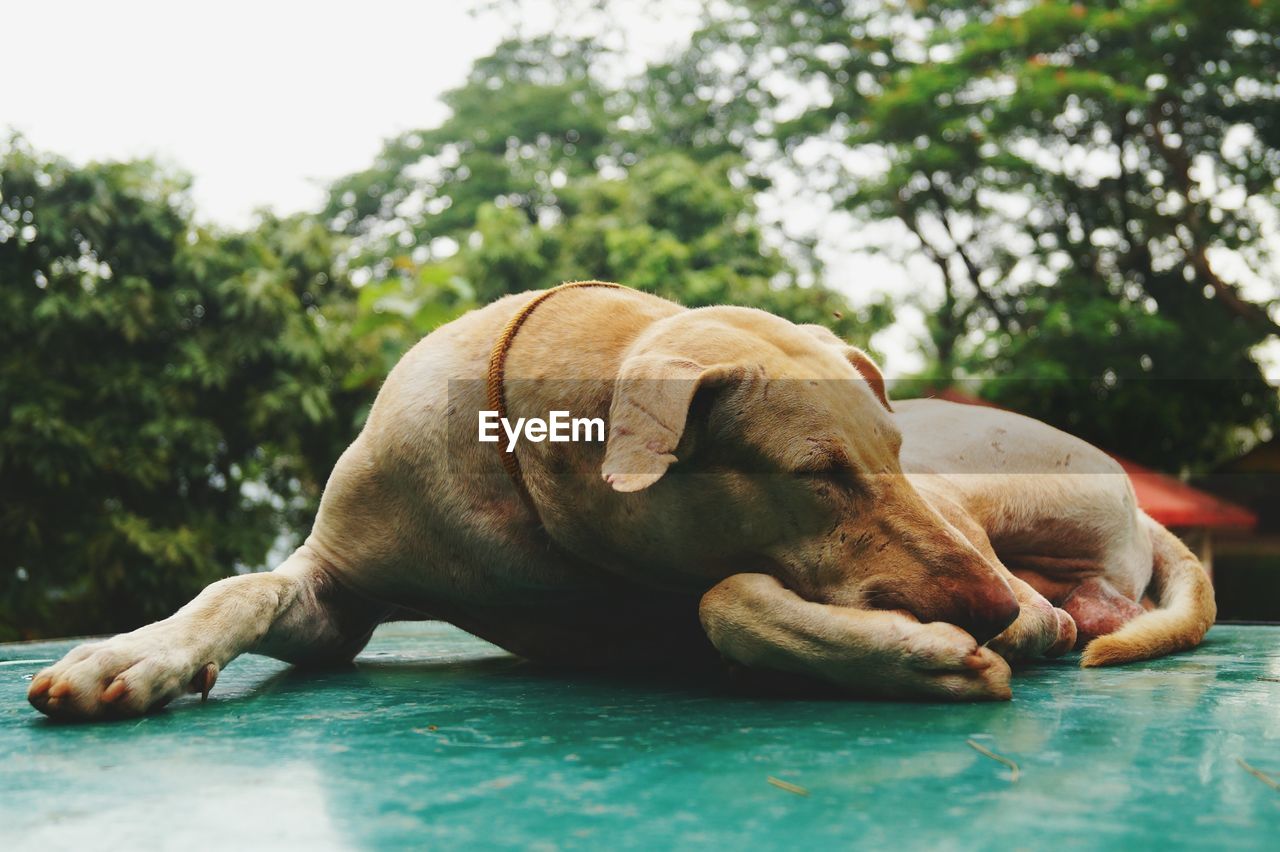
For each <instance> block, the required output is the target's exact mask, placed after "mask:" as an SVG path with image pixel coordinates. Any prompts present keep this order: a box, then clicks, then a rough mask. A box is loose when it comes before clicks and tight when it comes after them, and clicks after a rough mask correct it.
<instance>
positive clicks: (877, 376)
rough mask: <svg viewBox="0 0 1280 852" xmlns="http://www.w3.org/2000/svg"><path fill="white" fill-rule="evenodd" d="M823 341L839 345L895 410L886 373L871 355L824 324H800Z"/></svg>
mask: <svg viewBox="0 0 1280 852" xmlns="http://www.w3.org/2000/svg"><path fill="white" fill-rule="evenodd" d="M800 327H801V328H803V329H804V330H805V331H807V332H809V333H810V334H812V335H813V336H814V337H816V338H818V339H819V340H821V341H822V342H823V343H829V344H831V345H832V346H836V347H839V348H840V349H841V350H842V351H843V352H844V357H845V358H846V359H847V360H848V362H849V363H850V364H852V365H853V369H855V370H857V371H858V374H859V375H861V376H862V380H863V381H865V382H866V383H867V387H869V388H870V389H871V392H872V393H873V394H875V397H876V399H878V400H880V404H881V405H883V406H884V407H885V408H886V409H888V410H889V411H893V406H892V405H890V404H889V394H888V392H887V391H886V390H885V385H884V374H883V373H881V372H880V368H879V367H877V366H876V362H875V361H872V360H871V356H870V355H868V354H867V353H865V352H863V351H862V350H861V349H859V348H858V347H856V346H850V345H849V344H848V343H845V342H844V341H843V340H841V339H840V338H839V337H837V336H836V334H835V332H833V331H832V330H831V329H829V328H827V327H826V326H823V325H815V324H807V325H802V326H800Z"/></svg>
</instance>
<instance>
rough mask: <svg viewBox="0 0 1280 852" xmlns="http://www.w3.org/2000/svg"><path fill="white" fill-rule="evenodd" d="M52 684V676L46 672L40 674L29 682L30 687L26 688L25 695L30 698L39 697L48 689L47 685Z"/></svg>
mask: <svg viewBox="0 0 1280 852" xmlns="http://www.w3.org/2000/svg"><path fill="white" fill-rule="evenodd" d="M52 685H53V678H51V677H49V676H48V675H47V674H41V675H38V676H37V677H36V679H35V680H33V681H32V682H31V688H30V689H28V690H27V695H28V696H29V697H31V698H39V697H41V696H42V695H44V694H45V693H46V692H48V691H49V687H50V686H52Z"/></svg>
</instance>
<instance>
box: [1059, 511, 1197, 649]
mask: <svg viewBox="0 0 1280 852" xmlns="http://www.w3.org/2000/svg"><path fill="white" fill-rule="evenodd" d="M1142 525H1143V527H1145V529H1146V531H1147V534H1148V535H1149V536H1150V537H1151V549H1152V556H1153V563H1152V573H1151V587H1150V589H1149V592H1150V594H1151V596H1152V597H1153V598H1155V600H1156V601H1157V603H1158V604H1159V608H1157V609H1153V610H1149V611H1147V612H1144V613H1143V614H1142V615H1139V616H1138V617H1137V618H1135V619H1133V620H1132V621H1130V622H1129V623H1128V624H1126V625H1125V626H1123V627H1121V628H1120V629H1119V630H1117V631H1116V632H1114V633H1108V634H1107V635H1105V636H1099V637H1098V638H1097V639H1094V640H1093V641H1092V642H1090V643H1089V645H1088V647H1086V648H1085V649H1084V654H1083V655H1082V656H1081V658H1080V665H1082V666H1114V665H1117V664H1119V663H1131V662H1134V661H1136V660H1150V659H1152V658H1153V657H1163V656H1164V655H1165V654H1172V653H1174V652H1175V651H1185V650H1186V649H1188V648H1194V647H1195V646H1197V645H1199V644H1200V640H1201V639H1203V638H1204V634H1205V633H1206V632H1208V630H1209V628H1210V627H1212V626H1213V620H1214V618H1216V617H1217V614H1218V607H1217V604H1216V603H1215V602H1214V599H1213V583H1212V582H1211V581H1210V579H1209V575H1208V573H1207V572H1206V571H1205V570H1204V566H1202V565H1201V564H1200V560H1199V559H1196V557H1195V554H1193V553H1192V552H1191V551H1190V550H1188V549H1187V546H1186V545H1185V544H1183V543H1182V542H1181V541H1180V540H1179V539H1178V537H1177V536H1176V535H1174V534H1173V533H1171V532H1169V531H1168V530H1167V529H1165V528H1164V527H1162V526H1161V525H1160V524H1158V523H1156V522H1155V521H1153V520H1152V519H1151V518H1149V517H1148V516H1147V515H1145V514H1143V515H1142Z"/></svg>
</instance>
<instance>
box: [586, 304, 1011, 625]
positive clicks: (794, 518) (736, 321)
mask: <svg viewBox="0 0 1280 852" xmlns="http://www.w3.org/2000/svg"><path fill="white" fill-rule="evenodd" d="M609 423H610V431H609V436H608V443H607V445H606V449H605V458H604V463H603V469H602V473H603V477H604V480H605V482H607V483H608V484H609V485H610V486H611V487H612V488H613V490H615V491H618V492H623V493H625V494H631V495H634V496H632V497H630V498H628V500H629V504H628V506H627V513H628V515H629V516H630V517H631V518H632V519H633V521H635V522H638V523H632V524H628V526H631V527H632V528H640V529H642V530H643V531H642V532H640V533H638V534H639V535H641V536H644V539H643V540H639V539H636V540H630V541H628V542H626V544H625V545H624V546H626V547H627V548H628V549H629V550H630V552H631V553H632V554H633V555H635V556H636V557H639V558H642V559H643V558H653V559H655V561H656V562H660V563H663V564H679V565H681V566H682V573H684V572H687V571H695V572H696V571H704V572H706V573H707V574H708V575H709V579H712V578H716V577H718V576H724V575H727V574H730V573H737V572H741V571H763V572H766V573H771V574H774V575H776V576H778V577H779V578H781V579H783V580H784V582H786V583H788V584H789V585H791V586H792V587H793V588H795V590H796V591H797V592H799V593H800V594H802V595H804V596H806V597H808V598H810V599H812V600H818V601H822V602H826V603H831V604H837V605H843V606H858V607H867V608H880V609H900V610H906V611H909V612H911V613H912V614H913V615H915V616H916V617H917V618H919V619H920V620H921V621H946V622H950V623H953V624H956V625H959V626H960V627H963V628H965V629H966V630H968V631H969V632H971V633H972V634H974V636H975V638H978V640H979V641H985V640H987V639H990V638H991V637H993V636H995V635H997V634H998V633H999V632H1000V631H1001V630H1003V629H1004V627H1006V626H1007V625H1008V624H1009V623H1011V622H1012V621H1013V619H1014V618H1015V617H1016V616H1017V612H1018V607H1017V603H1016V601H1015V600H1014V598H1013V594H1012V592H1011V591H1010V589H1009V586H1008V584H1007V583H1005V581H1004V580H1003V579H1002V578H1001V576H1000V575H999V573H998V572H997V570H996V568H995V566H994V565H993V564H992V563H991V562H990V560H988V559H987V558H986V557H984V556H983V555H982V554H981V553H979V552H978V550H976V549H975V548H974V546H973V544H972V543H970V541H969V540H968V539H967V538H965V537H964V536H963V535H962V534H961V533H960V532H959V531H958V530H957V529H956V528H955V527H954V526H953V525H952V524H950V523H948V522H947V521H946V520H945V519H944V518H943V517H942V516H941V515H940V514H939V513H938V511H937V510H936V509H934V508H933V507H932V506H931V505H930V504H929V503H928V502H927V501H926V500H925V499H924V498H923V497H922V496H921V495H920V494H919V493H918V492H917V491H916V490H915V489H914V488H913V487H912V485H911V484H910V482H909V481H908V480H907V478H906V477H905V476H904V475H903V472H902V468H901V466H900V465H899V461H898V451H899V448H900V446H901V435H900V433H899V431H898V429H897V427H896V426H895V424H894V421H893V416H892V410H891V405H890V402H889V399H888V397H887V395H886V393H885V382H884V378H883V376H882V375H881V374H880V371H879V370H878V369H877V368H876V366H875V364H874V363H873V362H872V360H871V359H870V358H869V357H868V356H867V355H866V354H865V353H864V352H862V351H861V350H859V349H856V348H854V347H852V346H849V345H847V344H846V343H844V342H843V341H841V340H839V339H838V338H837V337H836V336H835V335H833V334H832V333H831V332H830V331H828V330H826V329H824V328H821V327H818V326H797V325H794V324H792V323H789V322H787V321H785V320H782V319H779V318H777V317H774V316H772V315H770V314H766V313H763V312H760V311H753V310H749V309H744V308H704V309H701V310H698V311H689V312H686V313H682V314H679V315H677V316H674V317H671V318H669V319H667V320H663V321H662V322H659V323H657V324H656V325H655V326H654V327H653V328H652V329H650V330H649V332H648V333H646V334H645V335H644V336H643V337H642V338H641V339H639V340H637V341H636V343H635V344H634V345H633V346H632V347H631V349H630V350H629V352H628V354H627V356H626V359H625V361H624V363H623V366H622V370H621V373H620V375H619V377H618V380H617V383H616V385H615V389H614V395H613V399H612V403H611V407H610V420H609Z"/></svg>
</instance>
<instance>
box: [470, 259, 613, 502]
mask: <svg viewBox="0 0 1280 852" xmlns="http://www.w3.org/2000/svg"><path fill="white" fill-rule="evenodd" d="M582 287H610V288H615V289H619V290H624V289H626V288H625V287H624V286H623V285H621V284H613V283H610V282H608V281H570V282H568V283H566V284H561V285H560V286H559V287H552V288H551V289H550V290H546V291H544V292H542V293H541V294H539V295H538V296H536V297H534V298H533V299H530V300H529V303H528V304H527V305H525V306H524V307H523V308H521V309H520V310H518V311H516V314H515V316H513V317H512V318H511V319H510V320H508V321H507V324H506V325H505V326H504V327H503V329H502V333H501V334H499V335H498V337H497V339H496V340H494V342H493V349H492V350H490V352H489V373H488V377H487V383H486V386H485V390H486V396H487V398H488V404H489V410H490V411H496V412H497V413H498V417H499V418H500V419H505V418H506V416H507V389H506V370H507V353H508V351H509V350H510V349H511V342H512V341H513V340H515V337H516V333H517V332H519V331H520V327H521V326H522V325H524V323H525V320H527V319H529V316H530V315H531V314H532V313H533V312H534V311H535V310H537V308H538V306H539V305H541V304H542V303H543V302H545V301H547V300H548V299H550V298H551V297H552V296H554V295H556V294H557V293H563V292H564V291H565V290H576V289H579V288H582ZM496 446H497V448H498V456H499V458H501V459H502V467H503V469H504V470H506V472H507V476H509V477H510V478H511V482H512V484H513V485H515V487H516V491H517V492H518V493H519V494H520V499H521V500H523V501H524V504H525V505H526V506H528V507H529V511H531V512H533V516H534V517H535V518H537V519H538V520H539V521H541V520H542V516H541V515H540V514H539V513H538V507H537V505H535V504H534V502H533V495H532V494H530V493H529V487H528V485H526V484H525V481H524V472H523V471H521V470H520V460H519V459H518V458H516V453H515V450H514V449H510V450H508V449H507V448H506V445H505V444H504V443H503V442H502V441H498V443H497V444H496Z"/></svg>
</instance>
